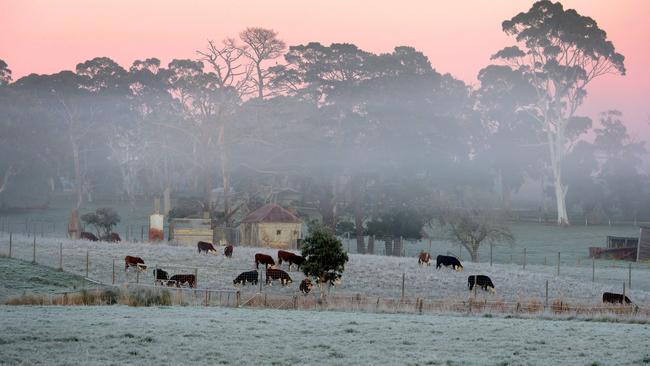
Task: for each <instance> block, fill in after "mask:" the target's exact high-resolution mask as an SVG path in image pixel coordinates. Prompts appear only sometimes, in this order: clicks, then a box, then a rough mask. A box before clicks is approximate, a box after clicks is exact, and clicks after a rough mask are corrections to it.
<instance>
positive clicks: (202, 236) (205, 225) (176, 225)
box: [169, 219, 213, 246]
mask: <svg viewBox="0 0 650 366" xmlns="http://www.w3.org/2000/svg"><path fill="white" fill-rule="evenodd" d="M212 235H213V233H212V226H211V222H210V219H172V221H171V223H170V225H169V240H170V241H173V242H176V243H179V244H182V245H187V246H195V245H196V243H197V242H198V241H199V240H200V241H205V242H208V243H212Z"/></svg>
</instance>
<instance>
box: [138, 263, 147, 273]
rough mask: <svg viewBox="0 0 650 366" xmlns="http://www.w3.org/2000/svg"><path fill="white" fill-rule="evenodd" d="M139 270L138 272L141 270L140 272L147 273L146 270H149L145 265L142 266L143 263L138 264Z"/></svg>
mask: <svg viewBox="0 0 650 366" xmlns="http://www.w3.org/2000/svg"><path fill="white" fill-rule="evenodd" d="M137 268H138V270H140V271H146V270H147V266H146V265H144V264H142V263H138V267H137Z"/></svg>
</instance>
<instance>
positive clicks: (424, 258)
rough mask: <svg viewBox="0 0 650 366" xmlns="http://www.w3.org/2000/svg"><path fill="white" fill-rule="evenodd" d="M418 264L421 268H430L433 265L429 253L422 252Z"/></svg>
mask: <svg viewBox="0 0 650 366" xmlns="http://www.w3.org/2000/svg"><path fill="white" fill-rule="evenodd" d="M418 264H419V265H420V266H423V265H427V266H430V265H431V254H429V253H428V252H420V255H419V256H418Z"/></svg>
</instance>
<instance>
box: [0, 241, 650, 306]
mask: <svg viewBox="0 0 650 366" xmlns="http://www.w3.org/2000/svg"><path fill="white" fill-rule="evenodd" d="M0 243H1V244H0V252H2V253H6V252H7V251H8V244H7V241H6V238H4V240H3V238H0ZM36 243H37V245H36V261H37V262H38V263H40V264H44V265H47V266H51V267H54V268H58V266H59V254H60V252H59V250H60V248H61V247H60V245H62V248H63V251H62V253H63V267H64V269H65V270H66V271H69V272H72V273H75V274H80V275H85V271H86V253H88V258H89V264H88V268H89V273H88V275H89V277H90V278H92V279H95V280H98V281H101V282H103V283H109V284H110V283H112V281H113V262H115V283H116V284H122V283H127V282H135V281H139V282H140V283H149V284H152V283H153V277H152V271H151V269H152V268H153V267H158V268H163V269H165V270H167V271H168V272H170V273H193V272H194V270H195V269H196V271H197V274H198V286H199V288H211V289H223V288H233V285H232V280H233V279H234V277H235V276H237V275H238V274H239V273H241V272H243V271H249V270H251V269H254V261H253V256H254V253H256V252H263V253H267V254H270V255H272V256H273V257H275V256H276V253H277V251H275V250H270V249H263V248H247V247H236V248H235V252H234V255H233V258H232V259H228V258H224V257H223V256H222V255H218V256H214V255H205V254H198V253H197V252H196V249H195V248H192V247H177V246H169V245H166V244H143V243H119V244H113V243H101V242H95V243H93V242H88V241H81V240H80V241H72V240H67V239H58V238H37V241H36ZM12 253H13V254H12V255H13V256H14V257H18V258H22V259H25V260H31V259H32V255H33V239H32V238H27V237H22V236H16V237H14V242H13V248H12ZM433 254H434V256H435V254H436V253H435V252H434V253H433ZM125 255H135V256H139V257H142V258H143V259H144V260H145V262H146V263H147V265H149V267H150V268H149V269H150V270H148V271H146V272H142V273H141V274H140V275H136V272H135V271H132V270H129V271H128V272H125V271H124V262H123V258H124V256H125ZM464 265H465V270H464V271H463V272H455V271H451V270H447V269H442V270H436V269H435V265H434V266H430V267H419V266H418V265H417V259H416V258H413V257H385V256H375V255H357V254H351V255H350V261H349V262H348V263H347V265H346V269H345V273H344V278H343V284H342V285H341V286H340V287H337V288H335V289H333V290H332V291H335V292H336V293H338V294H349V295H355V294H358V293H359V294H365V295H368V296H378V297H392V298H397V297H400V296H401V286H402V274H404V277H405V288H404V294H405V296H406V297H407V298H416V297H419V298H425V299H431V300H444V299H452V300H463V299H467V298H468V297H469V296H471V294H470V293H469V291H468V290H467V276H468V275H472V274H487V275H489V276H490V277H491V278H492V280H493V281H494V283H495V285H496V289H497V293H496V294H495V295H492V294H486V293H483V292H482V291H479V293H478V296H479V297H483V296H485V297H487V298H488V299H489V300H493V299H494V300H504V301H524V300H529V299H538V300H541V299H543V298H544V296H545V281H547V280H548V282H549V302H550V301H552V300H554V299H561V300H563V301H571V302H578V303H582V304H598V303H600V301H601V296H602V293H603V292H604V291H612V292H622V290H623V289H622V287H623V282H624V281H627V278H628V271H627V268H613V267H603V268H601V267H599V268H598V269H597V271H596V281H595V282H592V281H591V268H586V267H576V266H574V265H571V264H566V265H564V266H563V267H562V268H561V274H560V276H557V275H556V267H555V266H552V265H548V266H543V265H528V266H527V267H526V270H523V268H522V266H520V265H515V264H512V265H509V264H494V265H493V266H490V265H489V263H471V262H464ZM283 268H284V269H285V270H286V269H287V268H286V266H285V267H283ZM290 275H291V277H292V278H293V280H294V283H293V285H292V286H290V287H287V288H282V287H281V286H279V284H276V285H274V286H263V289H262V291H263V292H268V293H272V294H287V295H288V294H296V293H298V283H299V282H300V281H301V280H302V278H303V275H302V273H300V272H297V271H295V270H294V271H293V272H290ZM632 275H633V280H632V289H631V290H630V289H629V286H628V288H627V289H626V291H627V293H628V294H629V295H630V297H631V298H632V300H633V301H634V302H636V303H637V304H639V305H643V306H647V305H648V304H650V291H649V290H650V271H649V270H647V269H643V268H635V269H634V270H633V272H632ZM257 290H258V289H257V288H254V287H252V286H246V287H244V288H242V291H243V294H244V295H246V294H253V293H255V292H256V291H257Z"/></svg>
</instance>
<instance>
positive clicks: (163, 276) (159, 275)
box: [153, 268, 169, 281]
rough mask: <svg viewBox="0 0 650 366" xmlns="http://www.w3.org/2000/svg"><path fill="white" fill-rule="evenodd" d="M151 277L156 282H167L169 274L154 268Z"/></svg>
mask: <svg viewBox="0 0 650 366" xmlns="http://www.w3.org/2000/svg"><path fill="white" fill-rule="evenodd" d="M153 276H154V278H155V279H156V281H167V280H168V279H169V274H168V273H167V271H165V270H162V269H160V268H156V269H154V270H153Z"/></svg>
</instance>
